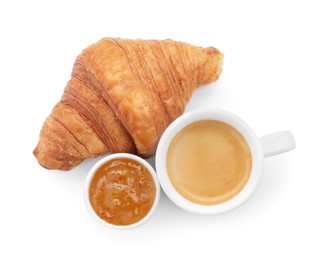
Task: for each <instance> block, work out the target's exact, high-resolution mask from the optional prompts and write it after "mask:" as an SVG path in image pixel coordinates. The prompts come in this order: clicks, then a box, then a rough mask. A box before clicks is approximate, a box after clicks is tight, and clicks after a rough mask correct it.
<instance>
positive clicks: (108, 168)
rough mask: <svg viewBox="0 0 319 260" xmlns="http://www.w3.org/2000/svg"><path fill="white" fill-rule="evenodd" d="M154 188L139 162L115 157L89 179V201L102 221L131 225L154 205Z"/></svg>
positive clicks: (145, 170) (150, 178)
mask: <svg viewBox="0 0 319 260" xmlns="http://www.w3.org/2000/svg"><path fill="white" fill-rule="evenodd" d="M155 196H156V186H155V183H154V180H153V177H152V175H151V173H150V172H149V171H148V170H147V168H146V167H145V166H143V165H142V164H140V163H139V162H137V161H135V160H131V159H127V158H118V159H113V160H110V161H108V162H106V163H104V164H103V165H102V166H101V167H100V168H99V169H98V170H97V171H96V173H95V175H94V176H93V178H92V181H91V184H90V188H89V199H90V203H91V205H92V208H93V210H94V211H95V212H96V214H97V215H98V216H99V217H100V218H101V219H103V220H104V221H106V222H108V223H111V224H114V225H130V224H133V223H136V222H138V221H139V220H141V219H142V218H144V217H145V216H146V215H147V213H148V212H149V211H150V209H151V208H152V206H153V203H154V200H155Z"/></svg>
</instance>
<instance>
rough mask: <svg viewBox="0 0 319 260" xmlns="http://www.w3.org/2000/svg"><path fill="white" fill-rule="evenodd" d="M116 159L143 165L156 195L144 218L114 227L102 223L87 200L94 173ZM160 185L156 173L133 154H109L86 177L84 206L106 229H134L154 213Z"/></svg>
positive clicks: (104, 222)
mask: <svg viewBox="0 0 319 260" xmlns="http://www.w3.org/2000/svg"><path fill="white" fill-rule="evenodd" d="M118 158H125V159H131V160H134V161H136V162H138V163H140V164H141V165H143V166H144V167H145V168H146V169H147V170H148V171H149V173H150V174H151V175H152V177H153V180H154V184H155V188H156V194H155V199H154V203H153V206H152V208H151V209H150V211H149V212H148V213H147V214H146V216H145V217H144V218H142V219H141V220H140V221H138V222H135V223H133V224H129V225H114V224H111V223H108V222H106V221H104V220H103V219H101V218H100V217H99V216H98V215H97V214H96V213H95V211H94V209H93V208H92V205H91V203H90V199H89V190H90V185H91V181H92V179H93V177H94V174H95V173H96V171H97V170H98V169H99V168H100V167H101V166H102V165H103V164H104V163H106V162H108V161H110V160H113V159H118ZM160 190H161V188H160V184H159V181H158V178H157V175H156V172H155V171H154V169H153V167H152V166H151V165H150V164H149V163H148V162H147V161H145V160H144V159H142V158H141V157H138V156H136V155H133V154H129V153H115V154H111V155H107V156H106V157H104V158H102V159H101V160H100V161H98V162H97V163H96V164H95V165H94V166H93V167H92V168H91V170H90V171H89V174H88V175H87V177H86V180H85V187H84V201H85V205H86V208H87V209H88V211H89V212H90V213H91V215H92V216H93V218H94V219H95V220H96V221H98V222H99V223H101V224H102V225H105V226H108V227H112V228H116V229H130V228H135V227H138V226H140V225H142V224H144V223H145V222H146V221H147V220H149V218H150V217H151V216H152V214H153V213H154V211H155V209H156V207H157V205H158V202H159V198H160Z"/></svg>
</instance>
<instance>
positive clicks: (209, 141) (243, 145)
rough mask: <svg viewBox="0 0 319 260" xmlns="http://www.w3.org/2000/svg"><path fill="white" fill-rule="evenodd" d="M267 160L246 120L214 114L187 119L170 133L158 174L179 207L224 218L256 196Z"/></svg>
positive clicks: (196, 113)
mask: <svg viewBox="0 0 319 260" xmlns="http://www.w3.org/2000/svg"><path fill="white" fill-rule="evenodd" d="M263 159H264V155H263V150H262V147H261V145H260V141H259V138H258V137H257V136H256V135H255V133H254V132H253V131H252V130H251V129H250V127H249V126H248V125H247V124H246V123H245V122H244V121H243V120H241V119H240V118H239V117H237V116H235V115H234V114H232V113H229V112H227V111H224V110H219V109H209V110H199V111H193V112H190V113H187V114H184V115H183V116H181V117H179V118H178V119H176V120H175V121H174V122H173V123H172V124H171V125H170V126H169V127H168V128H167V129H166V131H165V132H164V134H163V136H162V138H161V140H160V142H159V145H158V148H157V153H156V169H157V174H158V178H159V181H160V183H161V186H162V188H163V190H164V192H165V193H166V194H167V196H168V197H169V198H170V199H171V200H172V201H173V202H174V203H175V204H176V205H178V206H179V207H181V208H182V209H184V210H187V211H190V212H193V213H198V214H219V213H223V212H226V211H229V210H231V209H233V208H236V207H237V206H239V205H241V204H242V203H244V202H245V201H246V200H247V199H248V198H249V197H250V196H251V195H252V193H253V192H254V191H255V189H256V187H257V186H258V183H259V182H260V179H261V173H262V168H263Z"/></svg>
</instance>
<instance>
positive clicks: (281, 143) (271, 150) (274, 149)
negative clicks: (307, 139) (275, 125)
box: [259, 131, 296, 158]
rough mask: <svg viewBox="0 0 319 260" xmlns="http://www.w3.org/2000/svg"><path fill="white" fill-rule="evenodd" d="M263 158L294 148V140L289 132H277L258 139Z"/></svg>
mask: <svg viewBox="0 0 319 260" xmlns="http://www.w3.org/2000/svg"><path fill="white" fill-rule="evenodd" d="M259 140H260V143H261V146H262V149H263V151H264V156H265V158H266V157H270V156H273V155H276V154H280V153H285V152H288V151H290V150H292V149H294V148H295V147H296V143H295V138H294V136H293V135H292V133H291V132H290V131H283V132H277V133H273V134H270V135H265V136H263V137H260V138H259Z"/></svg>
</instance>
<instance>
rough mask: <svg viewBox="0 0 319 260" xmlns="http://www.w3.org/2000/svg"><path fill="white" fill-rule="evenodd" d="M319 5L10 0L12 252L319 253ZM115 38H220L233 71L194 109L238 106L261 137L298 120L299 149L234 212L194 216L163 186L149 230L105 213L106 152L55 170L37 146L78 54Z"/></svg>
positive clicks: (6, 195) (3, 120)
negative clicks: (113, 221) (89, 197)
mask: <svg viewBox="0 0 319 260" xmlns="http://www.w3.org/2000/svg"><path fill="white" fill-rule="evenodd" d="M316 2H317V1H307V0H302V1H280V0H277V1H270V0H268V1H245V0H241V1H219V2H217V1H206V2H204V1H200V0H196V1H174V2H173V1H163V0H161V1H156V2H152V1H143V2H142V1H127V2H124V1H119V0H116V1H115V0H114V1H106V0H105V1H93V0H90V1H87V2H83V1H74V2H71V1H61V2H59V1H1V3H0V28H1V30H0V33H1V36H0V37H1V40H0V87H1V91H0V95H1V102H0V124H1V128H0V131H1V132H0V133H1V135H0V137H1V142H0V147H1V149H0V162H1V168H0V172H1V179H0V220H1V221H0V240H1V241H0V259H26V258H28V259H102V258H104V259H170V258H171V257H175V258H176V259H184V258H189V259H191V258H194V259H227V258H228V259H279V258H284V259H289V258H292V257H294V258H295V259H318V257H319V249H318V234H319V211H318V208H319V171H318V156H319V155H318V146H319V137H318V135H319V126H318V111H319V109H318V108H319V104H318V99H319V95H318V89H319V38H318V25H319V15H318V13H319V8H318V7H317V5H316ZM105 36H111V37H125V38H145V39H149V38H152V39H163V38H172V39H174V40H180V41H186V42H189V43H192V44H194V45H200V46H210V45H212V46H215V47H217V48H219V49H220V50H221V51H222V52H223V53H224V54H225V61H224V71H223V74H222V76H221V77H220V80H219V81H218V82H217V83H216V84H211V85H209V86H206V87H203V88H201V89H198V90H197V91H196V92H195V93H194V96H193V98H192V99H191V101H190V103H189V105H188V107H187V110H192V109H195V108H198V107H212V106H213V107H218V108H223V109H227V110H230V111H232V112H234V113H236V114H237V115H239V116H240V117H242V118H243V119H244V120H245V121H246V122H247V123H249V124H250V125H251V126H252V128H253V129H254V130H255V131H256V133H257V135H259V136H262V135H264V134H268V133H271V132H274V131H278V130H291V131H292V132H293V133H294V135H295V139H296V143H297V148H296V149H295V150H294V151H292V152H289V153H286V154H282V155H279V156H276V157H272V158H268V159H266V161H265V170H264V177H263V179H262V182H261V184H260V186H259V189H258V190H257V192H256V193H255V194H254V196H253V197H252V198H251V199H250V200H249V201H248V202H247V203H246V204H245V205H243V206H242V207H240V208H238V209H236V210H234V211H232V212H230V213H227V214H224V215H219V216H198V215H193V214H190V213H187V212H184V211H182V210H181V209H179V208H177V207H176V206H175V205H174V204H173V203H171V202H170V201H169V200H168V198H167V197H166V196H165V195H164V194H162V195H163V196H162V197H161V200H160V203H159V207H158V209H157V211H156V212H155V214H154V216H153V217H152V218H151V219H150V221H149V222H147V223H146V224H145V225H143V226H141V227H140V228H137V229H134V230H129V231H117V230H113V229H109V228H106V227H103V226H102V225H100V224H99V223H96V222H95V220H94V219H93V218H91V216H90V215H89V213H88V212H87V211H86V208H85V206H84V202H83V184H84V180H85V177H86V175H87V172H88V170H89V169H90V167H91V166H92V165H93V164H94V163H95V162H96V159H95V160H87V161H85V162H84V163H83V164H82V165H80V166H79V167H77V168H76V169H74V170H73V171H70V172H57V171H48V170H45V169H43V168H41V167H40V166H39V165H38V164H37V162H36V160H35V158H34V157H33V155H32V151H33V148H34V147H35V145H36V143H37V140H38V135H39V131H40V129H41V126H42V123H43V121H44V119H45V117H46V116H47V115H48V114H49V113H50V111H51V109H52V107H53V105H54V104H55V103H56V102H57V101H58V100H59V99H60V97H61V95H62V93H63V88H64V86H65V84H66V82H67V80H68V79H69V77H70V73H71V69H72V65H73V62H74V59H75V57H76V56H77V55H78V54H79V53H80V52H81V50H82V49H83V48H85V47H86V46H88V45H89V44H91V43H93V42H95V41H97V40H99V39H100V38H102V37H105Z"/></svg>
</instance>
